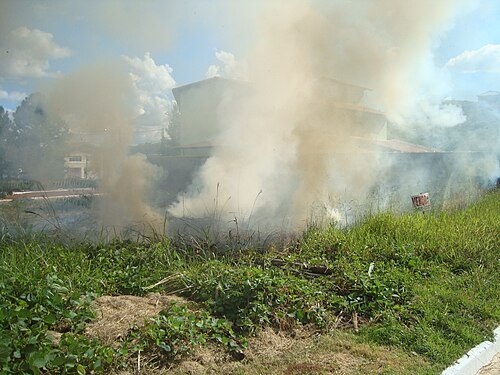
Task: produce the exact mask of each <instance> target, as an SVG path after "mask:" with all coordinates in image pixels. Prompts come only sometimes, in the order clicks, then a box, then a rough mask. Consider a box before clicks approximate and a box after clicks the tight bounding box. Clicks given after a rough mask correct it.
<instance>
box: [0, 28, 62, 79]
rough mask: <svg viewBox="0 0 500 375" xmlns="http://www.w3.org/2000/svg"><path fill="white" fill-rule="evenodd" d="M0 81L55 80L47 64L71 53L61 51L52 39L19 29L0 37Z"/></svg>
mask: <svg viewBox="0 0 500 375" xmlns="http://www.w3.org/2000/svg"><path fill="white" fill-rule="evenodd" d="M0 50H1V51H2V53H0V78H4V79H5V78H12V79H22V78H28V77H32V78H39V77H46V76H54V75H55V73H54V72H51V71H50V64H49V62H50V60H54V59H62V58H65V57H68V56H70V55H71V50H70V49H68V48H65V47H61V46H59V45H58V44H56V43H55V42H54V40H53V35H52V34H50V33H47V32H44V31H41V30H38V29H32V30H30V29H28V28H27V27H24V26H23V27H19V28H17V29H14V30H12V31H10V32H8V33H5V34H4V35H2V36H0Z"/></svg>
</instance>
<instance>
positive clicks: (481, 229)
mask: <svg viewBox="0 0 500 375" xmlns="http://www.w3.org/2000/svg"><path fill="white" fill-rule="evenodd" d="M498 228H500V192H499V191H494V192H491V193H488V194H486V195H485V196H484V197H482V199H480V200H479V201H478V202H476V203H474V204H472V205H470V206H469V207H467V208H465V209H462V210H458V209H457V210H453V211H446V212H433V213H426V214H425V215H423V214H421V213H411V214H404V215H392V214H389V213H386V214H379V215H376V216H372V217H369V218H367V219H366V220H365V221H363V222H361V223H358V224H356V225H355V226H353V227H350V228H340V227H336V226H335V225H332V226H329V227H326V228H316V227H311V228H309V229H308V230H307V231H305V232H304V233H303V234H302V235H301V236H300V237H299V238H297V239H296V240H294V241H293V242H292V244H293V246H288V247H277V246H270V247H269V249H267V250H266V251H264V252H263V251H262V249H237V248H236V249H234V250H228V251H226V252H225V253H224V254H221V255H214V254H213V252H212V251H209V250H210V249H208V250H207V249H204V248H200V246H199V244H200V243H203V241H202V240H200V241H194V242H193V243H189V242H185V241H181V240H182V238H181V239H178V238H177V239H173V240H170V239H168V238H164V239H159V240H155V241H149V242H145V243H136V242H131V241H125V240H115V241H113V242H111V243H101V244H95V243H91V242H67V241H62V240H61V239H60V238H59V239H56V238H53V237H49V236H44V235H34V234H26V235H24V236H17V237H14V236H12V235H11V234H9V233H7V232H6V231H4V232H2V233H0V238H1V243H0V288H1V290H2V293H1V294H0V373H6V374H9V373H13V374H14V373H16V374H17V373H46V372H50V373H85V372H89V371H96V372H109V371H111V370H113V369H114V370H117V369H119V368H122V367H126V366H130V359H131V358H133V357H134V356H136V355H137V354H138V352H139V351H141V352H143V353H145V355H149V356H151V358H154V360H155V361H158V363H165V362H167V363H168V362H172V361H176V360H179V359H180V358H183V357H185V356H187V355H189V353H191V352H192V350H193V349H194V348H196V347H197V346H198V345H202V344H204V343H206V342H212V343H214V344H216V345H219V346H220V347H221V348H223V349H224V350H227V351H228V352H230V353H233V354H234V353H238V352H241V351H244V350H245V348H246V347H247V341H248V338H249V337H251V336H252V335H254V334H256V333H258V332H259V331H260V330H261V329H262V328H263V327H266V326H271V327H274V328H275V329H278V330H289V329H291V328H293V327H297V326H301V325H307V326H314V327H316V328H315V329H318V330H320V331H322V332H325V333H326V332H337V331H338V330H339V329H342V330H347V331H353V323H352V318H353V317H354V316H357V317H358V322H359V332H358V333H355V335H354V336H352V337H355V340H356V342H357V344H356V345H358V344H359V345H361V344H363V343H364V344H366V345H375V346H377V345H378V346H380V348H384V347H394V348H395V349H396V348H397V350H399V351H401V353H407V354H405V355H410V356H411V355H412V354H411V353H416V355H418V356H419V358H421V359H422V366H420V370H421V373H438V372H439V371H440V370H442V369H443V368H445V367H446V366H448V365H450V364H451V363H452V362H453V361H454V360H456V359H457V358H459V357H461V356H462V355H463V354H464V353H465V352H466V351H467V350H468V349H469V348H471V347H473V346H475V345H476V344H478V343H479V342H481V341H483V340H485V339H488V338H491V333H492V330H493V328H495V327H496V326H497V325H498V324H499V322H500V306H499V305H498V300H499V299H500V298H499V297H500V296H499V292H498V290H500V264H499V260H500V249H499V243H500V237H499V230H498ZM220 245H221V246H220V247H221V248H224V244H220ZM227 248H228V249H232V248H233V246H231V247H227ZM276 259H279V260H281V261H282V262H281V263H280V264H281V267H276V265H275V264H276V262H275V260H276ZM273 261H274V262H273ZM301 264H302V266H300V265H301ZM314 265H322V266H323V265H324V266H327V267H328V268H329V270H330V272H329V274H328V275H321V276H313V275H310V274H307V273H304V267H306V266H314ZM370 269H371V272H369V270H370ZM169 275H170V276H171V278H170V280H169V281H168V282H166V283H163V284H160V285H158V286H157V287H154V288H146V287H148V286H150V285H154V284H155V283H157V282H158V281H160V280H162V279H164V278H165V277H167V276H169ZM150 291H160V292H174V291H176V292H177V294H180V295H182V296H184V297H185V298H186V299H187V300H189V301H190V304H189V305H186V306H172V307H170V308H169V309H167V310H166V311H164V312H162V313H161V314H160V315H158V316H157V317H155V318H153V319H150V320H149V321H148V322H147V323H146V325H145V326H144V327H142V328H135V329H131V330H130V332H129V335H128V336H127V337H124V338H123V339H122V340H121V341H120V342H119V343H118V344H119V345H117V346H114V347H113V348H111V347H106V346H104V345H102V344H100V343H99V342H97V341H95V340H91V339H88V338H86V337H85V336H84V335H83V331H84V328H85V326H86V324H87V323H88V322H89V321H90V320H92V319H94V318H95V315H94V312H93V311H92V308H91V304H90V303H91V301H92V300H93V299H95V298H96V297H97V296H100V295H106V294H108V295H120V294H133V295H143V294H145V293H146V292H150ZM52 331H57V332H60V333H62V334H63V335H62V338H61V340H60V342H59V343H54V340H53V337H52V334H51V332H52ZM349 335H351V334H349ZM349 337H351V336H349ZM353 345H354V344H353ZM403 356H404V355H403ZM407 362H408V365H407V370H404V369H401V372H402V373H404V372H406V373H412V371H410V370H408V369H410V367H411V366H410V364H409V363H410V361H408V360H404V361H402V363H407ZM262 365H263V366H264V364H262ZM269 365H270V366H272V365H271V364H269ZM405 366H406V365H405ZM360 371H361V372H360V373H363V372H362V370H360ZM367 373H368V372H367ZM388 373H390V371H389V372H388Z"/></svg>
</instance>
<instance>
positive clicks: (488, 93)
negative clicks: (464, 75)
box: [478, 91, 500, 97]
mask: <svg viewBox="0 0 500 375" xmlns="http://www.w3.org/2000/svg"><path fill="white" fill-rule="evenodd" d="M498 95H500V91H486V92H483V93H482V94H479V95H478V96H479V97H485V96H498Z"/></svg>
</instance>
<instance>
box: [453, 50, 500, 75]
mask: <svg viewBox="0 0 500 375" xmlns="http://www.w3.org/2000/svg"><path fill="white" fill-rule="evenodd" d="M446 67H447V68H450V69H455V70H458V71H462V72H465V73H476V72H489V73H500V44H487V45H485V46H483V47H481V48H479V49H476V50H472V51H469V50H468V51H464V52H462V53H461V54H460V55H458V56H456V57H453V58H451V59H450V60H448V62H447V63H446Z"/></svg>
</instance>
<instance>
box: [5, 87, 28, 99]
mask: <svg viewBox="0 0 500 375" xmlns="http://www.w3.org/2000/svg"><path fill="white" fill-rule="evenodd" d="M27 96H28V95H27V94H25V93H24V92H19V91H11V92H8V91H5V90H2V88H0V99H1V100H8V101H12V102H20V101H22V100H24V98H26V97H27Z"/></svg>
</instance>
